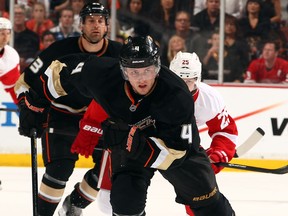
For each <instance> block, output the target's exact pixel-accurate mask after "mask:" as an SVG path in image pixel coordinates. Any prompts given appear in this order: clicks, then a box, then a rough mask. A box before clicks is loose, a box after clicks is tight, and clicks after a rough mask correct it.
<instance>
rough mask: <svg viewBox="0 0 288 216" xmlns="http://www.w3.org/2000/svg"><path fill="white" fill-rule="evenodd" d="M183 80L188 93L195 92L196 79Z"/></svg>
mask: <svg viewBox="0 0 288 216" xmlns="http://www.w3.org/2000/svg"><path fill="white" fill-rule="evenodd" d="M183 80H184V82H185V83H186V85H187V86H188V88H189V90H190V92H192V91H193V90H195V89H196V88H197V86H196V81H197V78H192V79H183Z"/></svg>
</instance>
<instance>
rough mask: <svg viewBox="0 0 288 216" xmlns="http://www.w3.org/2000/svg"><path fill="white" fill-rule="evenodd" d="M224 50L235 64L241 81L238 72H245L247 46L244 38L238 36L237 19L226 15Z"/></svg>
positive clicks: (247, 59) (247, 60)
mask: <svg viewBox="0 0 288 216" xmlns="http://www.w3.org/2000/svg"><path fill="white" fill-rule="evenodd" d="M224 33H225V40H224V44H225V50H226V51H227V53H228V55H229V56H230V57H231V61H232V62H235V64H237V69H236V70H237V71H239V81H243V79H242V77H241V79H240V73H241V74H243V75H244V74H245V72H246V69H247V66H248V64H249V57H248V52H249V46H248V44H247V42H246V40H243V39H242V38H240V37H239V36H238V35H239V27H238V20H237V19H236V18H235V17H232V16H227V17H226V18H225V26H224Z"/></svg>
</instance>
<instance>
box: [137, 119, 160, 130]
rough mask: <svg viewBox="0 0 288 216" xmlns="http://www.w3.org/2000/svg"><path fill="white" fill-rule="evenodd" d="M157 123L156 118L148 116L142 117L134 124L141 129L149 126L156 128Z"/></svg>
mask: <svg viewBox="0 0 288 216" xmlns="http://www.w3.org/2000/svg"><path fill="white" fill-rule="evenodd" d="M155 123H156V121H155V119H152V117H151V116H148V117H146V118H144V119H142V120H141V121H139V122H137V123H136V124H134V126H137V127H138V128H139V129H140V130H144V129H145V128H148V127H150V126H153V127H154V128H156V125H155Z"/></svg>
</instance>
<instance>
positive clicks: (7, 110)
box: [0, 108, 19, 112]
mask: <svg viewBox="0 0 288 216" xmlns="http://www.w3.org/2000/svg"><path fill="white" fill-rule="evenodd" d="M0 111H4V112H18V111H19V110H18V109H12V108H0Z"/></svg>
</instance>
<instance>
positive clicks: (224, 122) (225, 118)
mask: <svg viewBox="0 0 288 216" xmlns="http://www.w3.org/2000/svg"><path fill="white" fill-rule="evenodd" d="M228 116H229V114H228V112H227V110H226V108H224V109H223V110H222V112H221V113H219V115H218V119H219V120H220V119H221V124H220V128H221V129H223V128H225V127H227V126H228V125H229V123H230V120H229V117H228Z"/></svg>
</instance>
